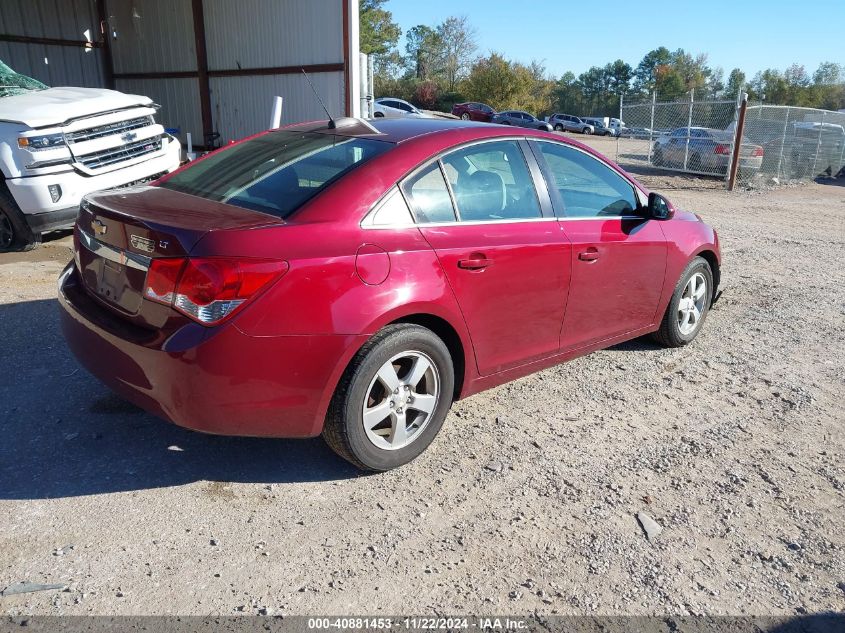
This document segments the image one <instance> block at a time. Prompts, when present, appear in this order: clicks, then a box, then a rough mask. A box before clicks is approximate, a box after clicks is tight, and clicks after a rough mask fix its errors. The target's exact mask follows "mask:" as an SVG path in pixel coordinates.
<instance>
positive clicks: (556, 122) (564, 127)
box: [549, 114, 595, 134]
mask: <svg viewBox="0 0 845 633" xmlns="http://www.w3.org/2000/svg"><path fill="white" fill-rule="evenodd" d="M549 123H550V124H551V126H552V128H554V130H555V131H556V132H578V133H579V134H592V133H593V132H594V131H595V128H593V126H592V125H590V124H589V123H585V122H584V121H582V120H581V119H579V118H578V117H577V116H573V115H571V114H553V115H552V116H550V117H549Z"/></svg>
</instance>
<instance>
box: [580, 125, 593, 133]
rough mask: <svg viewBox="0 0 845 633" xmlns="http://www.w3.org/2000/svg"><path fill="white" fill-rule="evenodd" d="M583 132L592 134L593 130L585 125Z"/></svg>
mask: <svg viewBox="0 0 845 633" xmlns="http://www.w3.org/2000/svg"><path fill="white" fill-rule="evenodd" d="M581 134H592V132H590V128H588V127H585V128H583V129H582V130H581Z"/></svg>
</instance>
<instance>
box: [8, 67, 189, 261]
mask: <svg viewBox="0 0 845 633" xmlns="http://www.w3.org/2000/svg"><path fill="white" fill-rule="evenodd" d="M0 74H2V77H3V84H4V85H3V86H0V148H3V149H2V151H0V171H2V181H0V252H3V251H8V250H26V249H29V248H32V247H34V246H35V245H37V244H38V243H40V242H41V235H42V234H43V233H46V232H48V231H53V230H57V229H65V228H70V227H71V226H73V222H74V220H75V219H76V214H77V212H78V211H79V202H80V200H81V199H82V196H83V195H85V194H87V193H90V192H92V191H97V190H100V189H110V188H112V187H120V186H125V185H128V184H130V183H137V182H144V181H149V180H154V179H155V178H158V177H159V176H161V175H163V174H166V173H168V172H171V171H173V170H174V169H176V168H177V167H178V166H179V162H180V157H181V146H180V144H179V141H178V140H176V139H175V138H173V137H172V136H170V135H169V134H166V133H165V131H164V128H163V127H162V126H161V125H160V124H158V123H156V121H155V114H156V109H157V106H156V105H155V104H154V103H153V102H152V100H151V99H150V98H149V97H142V96H139V95H130V94H124V93H122V92H116V91H114V90H102V89H99V88H48V87H47V86H45V85H44V84H42V83H40V82H38V81H36V80H34V79H31V78H30V77H26V76H24V75H20V74H18V73H15V72H14V71H13V70H12V69H11V68H9V67H8V66H6V65H5V64H3V63H2V62H0Z"/></svg>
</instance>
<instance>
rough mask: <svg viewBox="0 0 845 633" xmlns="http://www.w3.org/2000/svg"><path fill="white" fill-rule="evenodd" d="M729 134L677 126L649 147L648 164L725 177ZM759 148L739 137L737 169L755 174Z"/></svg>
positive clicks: (759, 162)
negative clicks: (649, 160) (650, 161)
mask: <svg viewBox="0 0 845 633" xmlns="http://www.w3.org/2000/svg"><path fill="white" fill-rule="evenodd" d="M733 136H734V135H733V132H729V131H725V130H715V129H712V128H705V127H679V128H676V129H674V130H672V131H671V132H670V133H669V134H666V135H664V136H660V137H658V138H657V140H655V142H654V146H653V147H652V152H651V160H652V163H653V164H655V165H657V166H659V167H672V168H674V169H682V170H684V171H690V172H700V173H705V174H725V173H726V172H727V170H728V165H729V164H730V161H731V152H732V147H733ZM763 155H764V151H763V147H762V146H760V145H756V144H755V143H751V142H749V140H748V139H747V138H743V139H742V141H741V144H740V149H739V169H740V170H742V171H746V172H747V171H758V170H759V169H760V167H761V166H762V164H763Z"/></svg>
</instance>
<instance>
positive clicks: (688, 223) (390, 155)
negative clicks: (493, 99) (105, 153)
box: [59, 119, 720, 470]
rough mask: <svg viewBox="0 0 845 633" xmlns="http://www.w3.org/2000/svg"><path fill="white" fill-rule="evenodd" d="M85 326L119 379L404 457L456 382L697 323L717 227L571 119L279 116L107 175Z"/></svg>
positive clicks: (247, 422) (97, 207) (390, 464)
mask: <svg viewBox="0 0 845 633" xmlns="http://www.w3.org/2000/svg"><path fill="white" fill-rule="evenodd" d="M74 240H75V258H74V261H73V262H71V263H70V264H69V265H68V267H67V268H66V269H65V270H64V272H63V273H62V275H61V278H60V292H59V299H60V303H61V307H62V327H63V331H64V334H65V337H66V339H67V341H68V344H69V345H70V347H71V349H72V350H73V352H74V353H75V354H76V356H77V357H78V358H79V360H80V361H81V363H82V364H83V365H84V366H85V367H86V368H88V369H89V370H90V371H91V372H92V373H93V374H94V375H95V376H97V377H99V378H100V379H101V380H102V381H103V382H104V383H106V384H107V385H109V386H110V387H111V388H112V389H114V390H115V391H117V392H119V393H120V394H122V395H123V396H125V397H126V398H127V399H129V400H131V401H132V402H134V403H136V404H137V405H139V406H141V407H143V408H145V409H147V410H148V411H151V412H153V413H155V414H157V415H159V416H161V417H163V418H165V419H168V420H170V421H172V422H174V423H176V424H179V425H181V426H185V427H188V428H191V429H196V430H198V431H205V432H208V433H218V434H226V435H250V436H265V437H312V436H316V435H319V434H322V435H323V436H324V437H325V439H326V441H327V442H328V443H329V445H330V446H331V447H332V448H333V449H334V450H335V451H337V453H339V454H340V455H341V456H342V457H344V458H346V459H348V460H349V461H351V462H352V463H354V464H356V465H357V466H359V467H360V468H363V469H369V470H386V469H389V468H394V467H396V466H400V465H402V464H405V463H407V462H408V461H410V460H412V459H413V458H415V457H416V456H417V455H419V454H420V453H421V452H422V451H423V450H424V449H425V448H426V447H427V446H428V445H429V444H430V443H431V441H432V440H433V439H434V437H435V436H436V435H437V433H438V431H439V430H440V427H441V425H442V424H443V421H444V419H445V418H446V414H447V412H448V410H449V407H450V406H451V404H452V402H453V401H454V400H456V399H458V398H464V397H466V396H469V395H471V394H474V393H477V392H479V391H482V390H484V389H489V388H490V387H494V386H496V385H499V384H501V383H504V382H507V381H509V380H513V379H515V378H518V377H520V376H524V375H526V374H529V373H531V372H535V371H538V370H540V369H543V368H545V367H549V366H551V365H554V364H556V363H560V362H562V361H565V360H568V359H570V358H573V357H575V356H579V355H582V354H586V353H588V352H590V351H593V350H597V349H600V348H604V347H608V346H609V345H613V344H615V343H619V342H620V341H624V340H626V339H631V338H634V337H638V336H641V335H643V334H647V333H653V334H654V336H655V337H656V339H657V340H658V341H659V342H661V343H662V344H664V345H668V346H679V345H684V344H686V343H689V342H690V341H691V340H692V339H693V338H695V336H696V335H697V334H698V332H699V331H700V330H701V326H702V324H703V322H704V319H705V316H706V315H707V312H708V309H709V307H710V305H711V303H712V300H713V297H714V294H715V290H716V287H717V285H718V283H719V263H720V255H719V243H718V239H717V237H716V233H715V232H714V230H713V229H712V228H711V227H709V226H708V225H707V224H705V223H704V222H702V221H701V220H700V219H699V218H698V217H697V216H695V215H693V214H692V213H685V212H681V211H676V210H675V209H674V208H673V207H672V206H671V205H670V204H669V203H668V202H667V201H666V200H665V199H664V198H662V197H660V196H659V195H657V194H653V193H652V194H649V193H647V192H646V191H645V189H644V188H643V187H642V186H641V185H639V184H638V183H637V182H636V181H634V180H633V179H632V178H631V177H629V176H628V175H626V174H625V173H624V172H623V171H622V170H621V169H619V168H618V167H617V166H616V165H614V164H613V163H611V162H610V161H608V160H607V159H605V158H604V157H602V156H600V155H598V154H596V153H595V152H593V151H592V150H590V149H588V148H586V147H584V146H583V145H580V144H578V143H577V142H574V141H572V140H569V139H566V138H563V137H560V136H556V135H552V134H546V133H543V132H538V131H532V130H527V129H519V130H514V129H513V128H509V127H504V126H494V125H484V124H480V123H471V122H461V121H442V120H435V119H379V120H377V121H374V122H372V124H370V123H366V122H363V121H360V120H355V119H343V120H339V121H337V122H336V123H330V124H327V123H325V122H318V123H311V124H302V125H296V126H292V127H288V128H284V129H279V130H272V131H268V132H266V133H263V134H259V135H257V136H254V137H251V138H249V139H246V140H244V141H241V142H240V143H237V144H234V145H231V146H228V147H226V148H224V149H220V150H218V151H216V152H213V153H211V154H209V155H208V156H207V157H205V158H203V159H201V160H198V161H196V162H194V163H191V164H190V165H188V166H187V167H184V168H183V169H181V170H180V171H177V172H174V173H173V174H170V175H169V176H165V177H164V178H162V179H161V180H159V181H157V182H156V183H154V184H153V185H152V186H144V187H137V188H134V189H126V190H117V191H111V192H104V193H98V194H92V195H89V196H88V197H87V198H86V200H85V201H84V202H83V204H82V208H81V211H80V214H79V219H78V221H77V224H76V228H75V230H74Z"/></svg>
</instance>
